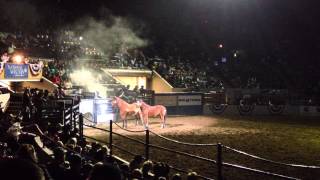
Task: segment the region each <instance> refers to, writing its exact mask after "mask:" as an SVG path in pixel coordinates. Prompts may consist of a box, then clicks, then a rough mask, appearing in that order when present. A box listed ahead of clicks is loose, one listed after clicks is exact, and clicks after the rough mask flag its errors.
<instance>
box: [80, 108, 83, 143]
mask: <svg viewBox="0 0 320 180" xmlns="http://www.w3.org/2000/svg"><path fill="white" fill-rule="evenodd" d="M79 134H80V139H83V114H82V113H80V114H79Z"/></svg>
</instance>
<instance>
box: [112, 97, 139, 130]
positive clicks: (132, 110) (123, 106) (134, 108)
mask: <svg viewBox="0 0 320 180" xmlns="http://www.w3.org/2000/svg"><path fill="white" fill-rule="evenodd" d="M111 104H112V107H115V106H117V107H118V108H119V114H120V118H121V120H122V123H123V124H122V127H123V128H127V115H134V116H136V115H139V117H140V120H141V122H142V123H143V121H142V120H143V117H142V112H141V109H140V106H139V105H138V104H137V103H132V104H129V103H127V102H126V101H124V100H123V99H121V98H119V97H116V96H115V97H114V98H113V100H112V102H111ZM136 123H137V122H136Z"/></svg>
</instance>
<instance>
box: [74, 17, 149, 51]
mask: <svg viewBox="0 0 320 180" xmlns="http://www.w3.org/2000/svg"><path fill="white" fill-rule="evenodd" d="M104 19H105V20H96V19H94V18H92V17H86V18H82V19H81V20H79V21H77V22H76V23H75V25H74V26H73V29H74V30H75V31H76V32H78V33H79V34H80V35H81V36H82V37H83V42H84V43H86V44H87V45H89V46H91V47H95V48H96V49H97V50H98V51H101V52H103V53H104V54H105V55H106V56H109V55H111V54H114V53H116V52H121V51H123V50H124V49H135V48H140V47H144V46H146V45H147V44H148V41H147V40H145V39H142V38H140V37H139V36H138V32H135V31H134V30H133V27H132V25H131V23H130V22H129V20H128V19H126V18H123V17H114V16H108V17H105V18H104Z"/></svg>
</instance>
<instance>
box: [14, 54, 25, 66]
mask: <svg viewBox="0 0 320 180" xmlns="http://www.w3.org/2000/svg"><path fill="white" fill-rule="evenodd" d="M12 59H13V62H14V63H17V64H21V63H22V59H23V57H22V56H21V55H14V56H13V57H12Z"/></svg>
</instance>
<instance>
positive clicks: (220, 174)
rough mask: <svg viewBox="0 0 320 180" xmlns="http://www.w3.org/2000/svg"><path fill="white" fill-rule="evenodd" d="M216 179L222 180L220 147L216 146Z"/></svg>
mask: <svg viewBox="0 0 320 180" xmlns="http://www.w3.org/2000/svg"><path fill="white" fill-rule="evenodd" d="M217 179H218V180H222V179H223V178H222V145H221V143H218V144H217Z"/></svg>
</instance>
